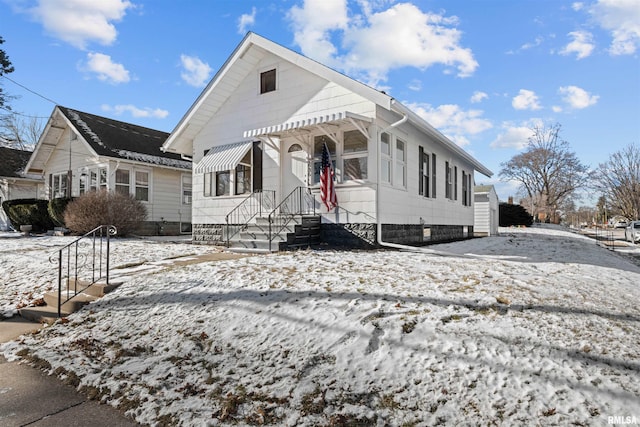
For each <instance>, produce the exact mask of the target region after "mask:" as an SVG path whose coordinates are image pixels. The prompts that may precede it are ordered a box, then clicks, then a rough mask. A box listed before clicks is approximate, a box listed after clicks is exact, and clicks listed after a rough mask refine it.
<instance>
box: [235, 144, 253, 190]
mask: <svg viewBox="0 0 640 427" xmlns="http://www.w3.org/2000/svg"><path fill="white" fill-rule="evenodd" d="M235 178H236V193H235V194H246V193H250V192H251V150H249V151H247V153H246V154H245V155H244V157H243V158H242V160H240V163H238V166H236V176H235Z"/></svg>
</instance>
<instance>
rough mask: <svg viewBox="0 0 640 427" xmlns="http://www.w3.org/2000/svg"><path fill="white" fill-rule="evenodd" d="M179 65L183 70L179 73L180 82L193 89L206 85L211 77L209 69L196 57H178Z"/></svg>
mask: <svg viewBox="0 0 640 427" xmlns="http://www.w3.org/2000/svg"><path fill="white" fill-rule="evenodd" d="M180 63H181V65H182V67H183V68H184V70H183V71H182V73H180V76H181V77H182V80H184V81H185V82H186V83H187V84H189V85H191V86H195V87H202V86H204V85H205V84H207V81H208V80H209V76H210V75H211V71H212V69H211V67H210V66H209V64H207V63H206V62H202V60H200V58H198V57H196V56H189V55H180Z"/></svg>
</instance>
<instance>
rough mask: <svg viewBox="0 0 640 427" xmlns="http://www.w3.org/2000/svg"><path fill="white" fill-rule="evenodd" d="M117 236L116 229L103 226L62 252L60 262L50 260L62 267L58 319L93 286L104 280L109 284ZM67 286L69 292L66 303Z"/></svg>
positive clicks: (61, 250)
mask: <svg viewBox="0 0 640 427" xmlns="http://www.w3.org/2000/svg"><path fill="white" fill-rule="evenodd" d="M116 233H117V229H116V227H114V226H113V225H101V226H99V227H96V228H94V229H93V230H91V231H89V232H88V233H86V234H84V235H82V236H80V237H78V238H77V239H76V240H74V241H73V242H71V243H69V244H68V245H66V246H64V247H62V248H60V249H59V250H58V251H57V255H58V259H57V260H55V259H54V255H52V256H51V257H50V258H49V262H51V263H55V262H57V264H58V317H62V306H63V305H64V304H65V303H66V302H68V301H69V300H71V299H72V298H73V297H75V296H76V295H78V294H79V293H82V292H84V290H86V289H87V288H88V287H89V286H91V285H93V284H94V283H97V282H98V281H99V280H101V279H105V280H106V284H107V285H108V284H109V258H110V244H109V240H110V237H111V236H114V235H115V234H116ZM72 281H73V289H71V282H72ZM63 283H65V284H66V288H67V289H66V296H65V299H64V300H63V299H62V298H63V296H62V294H63V292H62V284H63Z"/></svg>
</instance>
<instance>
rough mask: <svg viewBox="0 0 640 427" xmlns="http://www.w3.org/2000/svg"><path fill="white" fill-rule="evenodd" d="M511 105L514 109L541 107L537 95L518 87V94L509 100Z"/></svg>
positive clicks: (535, 108)
mask: <svg viewBox="0 0 640 427" xmlns="http://www.w3.org/2000/svg"><path fill="white" fill-rule="evenodd" d="M511 105H512V106H513V108H515V109H516V110H539V109H541V108H542V107H541V106H540V104H539V102H538V95H536V93H535V92H534V91H531V90H527V89H520V92H519V93H518V95H517V96H515V97H514V98H513V101H511Z"/></svg>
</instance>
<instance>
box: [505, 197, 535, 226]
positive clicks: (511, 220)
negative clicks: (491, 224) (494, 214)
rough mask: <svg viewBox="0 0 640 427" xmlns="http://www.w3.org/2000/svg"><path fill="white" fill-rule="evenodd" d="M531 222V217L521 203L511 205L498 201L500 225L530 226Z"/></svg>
mask: <svg viewBox="0 0 640 427" xmlns="http://www.w3.org/2000/svg"><path fill="white" fill-rule="evenodd" d="M531 224H533V217H532V216H531V215H529V213H528V212H527V210H526V209H525V208H524V207H522V206H521V205H511V204H509V203H500V227H511V226H514V225H524V226H526V227H530V226H531Z"/></svg>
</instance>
